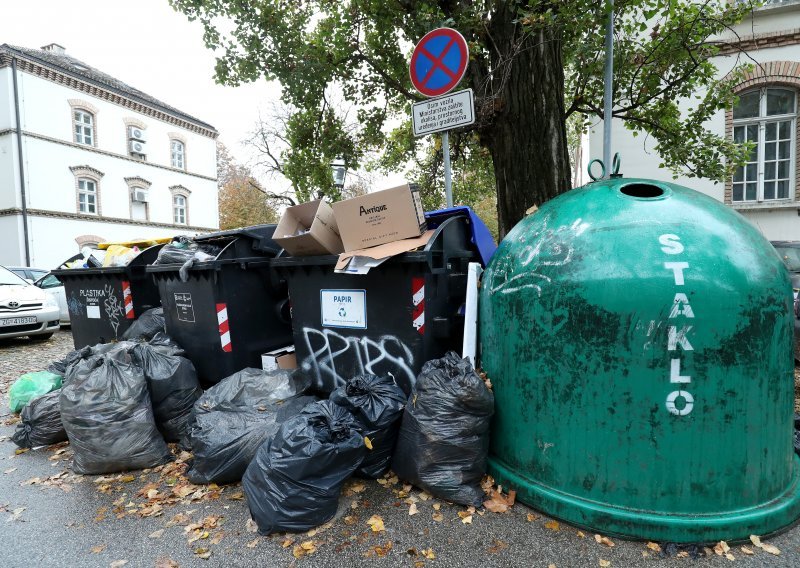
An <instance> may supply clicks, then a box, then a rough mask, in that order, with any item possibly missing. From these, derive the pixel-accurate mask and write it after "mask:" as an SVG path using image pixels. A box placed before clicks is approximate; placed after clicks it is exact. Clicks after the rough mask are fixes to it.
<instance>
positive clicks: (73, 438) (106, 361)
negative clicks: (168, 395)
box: [60, 350, 171, 474]
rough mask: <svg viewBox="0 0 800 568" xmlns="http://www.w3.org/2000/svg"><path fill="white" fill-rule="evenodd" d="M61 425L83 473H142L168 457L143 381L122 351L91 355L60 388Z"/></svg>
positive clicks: (74, 465) (145, 384) (128, 356)
mask: <svg viewBox="0 0 800 568" xmlns="http://www.w3.org/2000/svg"><path fill="white" fill-rule="evenodd" d="M60 406H61V421H62V422H63V424H64V429H65V430H66V431H67V436H68V437H69V441H70V444H71V445H72V447H73V449H74V451H75V461H74V464H73V469H74V470H75V472H77V473H82V474H100V473H111V472H115V471H125V470H131V469H144V468H148V467H154V466H157V465H159V464H162V463H166V462H168V461H169V460H170V459H171V454H170V451H169V448H167V445H166V443H164V439H163V438H162V437H161V434H160V433H159V432H158V429H157V428H156V424H155V419H154V418H153V409H152V407H151V406H150V394H149V393H148V391H147V381H145V378H144V373H143V372H142V370H141V368H140V367H138V366H137V365H134V364H133V363H132V362H131V359H130V355H128V353H126V352H125V351H119V350H118V351H116V352H113V353H110V354H105V355H103V356H99V357H92V358H90V359H89V360H87V361H85V362H84V363H83V364H81V365H79V366H78V367H77V369H76V370H75V372H74V373H73V375H72V377H71V379H70V380H69V382H67V384H66V385H65V386H64V387H63V388H62V389H61V398H60Z"/></svg>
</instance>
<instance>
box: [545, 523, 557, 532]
mask: <svg viewBox="0 0 800 568" xmlns="http://www.w3.org/2000/svg"><path fill="white" fill-rule="evenodd" d="M544 528H546V529H550V530H551V531H557V530H559V529H560V528H561V525H560V524H558V521H547V522H546V523H545V524H544Z"/></svg>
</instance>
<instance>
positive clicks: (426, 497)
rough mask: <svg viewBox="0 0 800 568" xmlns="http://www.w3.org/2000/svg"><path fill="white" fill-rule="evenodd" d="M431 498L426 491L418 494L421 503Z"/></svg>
mask: <svg viewBox="0 0 800 568" xmlns="http://www.w3.org/2000/svg"><path fill="white" fill-rule="evenodd" d="M431 497H432V495H431V494H430V493H428V492H427V491H423V492H422V493H420V494H419V498H420V499H422V500H423V501H427V500H428V499H430V498H431Z"/></svg>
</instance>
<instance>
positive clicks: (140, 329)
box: [122, 306, 166, 341]
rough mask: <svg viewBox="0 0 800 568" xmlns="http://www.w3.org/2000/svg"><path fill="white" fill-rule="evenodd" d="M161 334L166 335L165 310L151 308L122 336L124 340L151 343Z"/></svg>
mask: <svg viewBox="0 0 800 568" xmlns="http://www.w3.org/2000/svg"><path fill="white" fill-rule="evenodd" d="M159 333H166V321H165V319H164V308H162V307H161V306H159V307H157V308H151V309H149V310H147V311H145V312H144V313H143V314H142V315H140V316H139V317H138V318H137V319H136V320H135V321H134V322H133V323H132V324H131V326H130V327H129V328H128V329H126V330H125V333H123V334H122V339H123V340H133V341H136V340H138V341H150V340H151V339H153V337H155V336H156V335H157V334H159Z"/></svg>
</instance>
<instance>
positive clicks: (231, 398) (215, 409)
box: [187, 369, 316, 483]
mask: <svg viewBox="0 0 800 568" xmlns="http://www.w3.org/2000/svg"><path fill="white" fill-rule="evenodd" d="M310 384H311V383H310V381H309V380H308V378H307V377H305V376H303V375H301V374H299V373H297V372H293V371H285V370H275V371H261V370H259V369H244V370H242V371H240V372H238V373H235V374H233V375H231V376H230V377H228V378H226V379H223V380H222V381H220V382H219V383H217V384H216V385H215V386H213V387H211V388H210V389H208V390H207V391H206V392H205V393H203V395H202V396H201V397H200V398H199V399H198V400H197V402H195V404H194V408H193V410H192V417H191V419H190V427H189V443H188V445H189V446H191V448H192V452H193V453H194V461H193V462H192V464H191V467H190V468H189V471H188V472H187V476H188V477H189V480H190V481H192V482H193V483H232V482H234V481H239V480H240V479H241V478H242V475H244V472H245V470H246V469H247V466H248V464H249V463H250V461H251V460H252V459H253V456H254V455H255V453H256V451H257V450H258V448H259V446H260V445H261V444H263V443H264V442H265V441H266V440H267V439H268V438H269V437H271V436H272V435H274V434H275V432H277V430H278V428H279V427H280V425H281V424H282V423H283V422H284V421H286V420H287V419H289V418H291V417H293V416H295V415H296V414H298V413H299V412H300V411H301V410H302V409H303V407H305V406H306V405H307V404H308V403H310V402H314V401H315V400H316V398H315V397H313V396H306V395H305V392H306V390H308V388H309V386H310Z"/></svg>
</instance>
